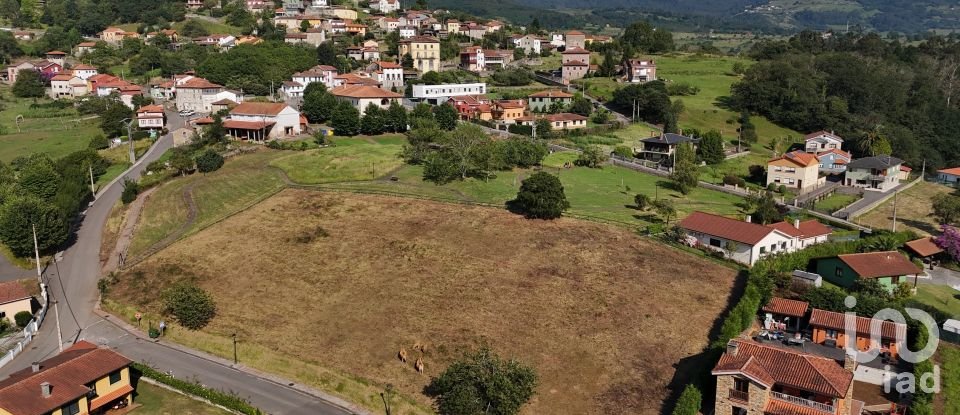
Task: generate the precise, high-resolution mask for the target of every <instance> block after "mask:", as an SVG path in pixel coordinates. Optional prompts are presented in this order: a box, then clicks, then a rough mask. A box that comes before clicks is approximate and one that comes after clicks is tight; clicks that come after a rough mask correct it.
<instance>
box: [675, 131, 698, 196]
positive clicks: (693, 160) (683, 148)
mask: <svg viewBox="0 0 960 415" xmlns="http://www.w3.org/2000/svg"><path fill="white" fill-rule="evenodd" d="M674 157H675V159H676V160H675V162H674V164H673V172H672V173H671V174H670V179H672V180H673V182H674V183H675V184H676V186H677V189H678V190H680V193H683V194H688V193H690V192H691V191H692V190H693V189H694V188H696V187H697V183H698V182H699V180H700V169H699V167H698V166H697V155H696V153H695V151H694V149H693V145H691V144H690V143H682V144H680V145H679V146H677V150H676V152H675V153H674Z"/></svg>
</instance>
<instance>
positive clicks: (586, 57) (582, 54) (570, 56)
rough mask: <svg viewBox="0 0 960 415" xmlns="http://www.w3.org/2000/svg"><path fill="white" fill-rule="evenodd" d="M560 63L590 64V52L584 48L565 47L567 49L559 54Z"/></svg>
mask: <svg viewBox="0 0 960 415" xmlns="http://www.w3.org/2000/svg"><path fill="white" fill-rule="evenodd" d="M560 55H561V63H567V62H583V63H587V64H589V63H590V51H589V50H586V49H584V48H576V47H570V46H567V49H566V50H564V51H563V52H561V53H560Z"/></svg>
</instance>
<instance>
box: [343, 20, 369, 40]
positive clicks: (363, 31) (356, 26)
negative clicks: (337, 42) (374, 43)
mask: <svg viewBox="0 0 960 415" xmlns="http://www.w3.org/2000/svg"><path fill="white" fill-rule="evenodd" d="M344 29H345V31H346V33H347V34H349V35H351V36H361V37H362V36H366V35H367V25H365V24H362V23H356V22H353V21H348V22H345V23H344Z"/></svg>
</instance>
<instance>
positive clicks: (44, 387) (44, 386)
mask: <svg viewBox="0 0 960 415" xmlns="http://www.w3.org/2000/svg"><path fill="white" fill-rule="evenodd" d="M40 393H41V394H43V397H44V398H49V397H50V395H51V394H52V393H53V386H52V385H50V382H43V383H41V384H40Z"/></svg>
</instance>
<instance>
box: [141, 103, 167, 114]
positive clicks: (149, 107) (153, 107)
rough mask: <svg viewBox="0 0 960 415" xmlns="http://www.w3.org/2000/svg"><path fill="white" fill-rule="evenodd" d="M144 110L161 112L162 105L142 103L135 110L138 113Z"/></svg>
mask: <svg viewBox="0 0 960 415" xmlns="http://www.w3.org/2000/svg"><path fill="white" fill-rule="evenodd" d="M144 112H163V107H162V106H160V105H144V106H142V107H140V109H138V110H137V113H138V114H140V113H144Z"/></svg>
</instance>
